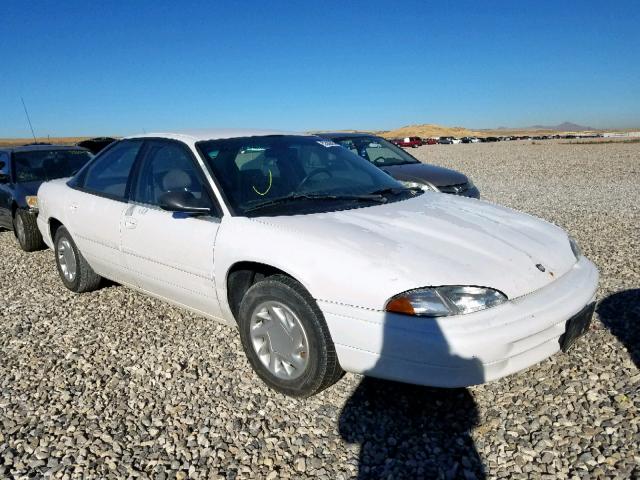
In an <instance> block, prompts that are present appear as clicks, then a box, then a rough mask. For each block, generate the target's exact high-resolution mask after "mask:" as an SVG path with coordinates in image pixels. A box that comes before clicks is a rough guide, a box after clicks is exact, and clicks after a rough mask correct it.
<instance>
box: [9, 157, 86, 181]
mask: <svg viewBox="0 0 640 480" xmlns="http://www.w3.org/2000/svg"><path fill="white" fill-rule="evenodd" d="M13 158H14V161H15V175H16V181H17V182H19V183H20V182H45V181H47V180H53V179H55V178H64V177H70V176H72V175H73V174H74V173H75V172H77V171H78V170H80V168H82V167H83V166H84V165H85V163H87V162H88V161H89V160H90V159H91V158H92V155H91V154H90V153H89V152H88V151H86V150H35V151H31V152H15V153H14V154H13Z"/></svg>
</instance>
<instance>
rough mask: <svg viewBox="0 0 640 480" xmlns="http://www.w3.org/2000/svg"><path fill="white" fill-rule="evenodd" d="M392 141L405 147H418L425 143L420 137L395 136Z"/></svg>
mask: <svg viewBox="0 0 640 480" xmlns="http://www.w3.org/2000/svg"><path fill="white" fill-rule="evenodd" d="M391 142H392V143H395V144H396V145H397V146H399V147H403V148H417V147H420V146H422V145H424V144H425V142H424V141H423V140H422V139H421V138H420V137H404V138H395V139H393V140H391Z"/></svg>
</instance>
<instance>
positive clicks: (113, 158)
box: [83, 140, 142, 199]
mask: <svg viewBox="0 0 640 480" xmlns="http://www.w3.org/2000/svg"><path fill="white" fill-rule="evenodd" d="M141 146H142V140H123V141H121V142H119V143H118V144H116V145H114V146H113V147H112V148H110V149H109V150H107V151H106V152H104V153H103V154H102V155H100V156H99V157H97V158H96V160H95V161H94V162H93V163H92V164H91V165H89V167H88V168H87V171H86V173H85V176H84V184H83V186H84V188H85V189H86V190H89V191H91V192H95V193H100V194H104V195H106V196H109V197H112V198H116V199H125V197H126V190H127V181H128V179H129V173H130V172H131V168H132V167H133V163H134V161H135V159H136V156H137V155H138V152H139V151H140V147H141Z"/></svg>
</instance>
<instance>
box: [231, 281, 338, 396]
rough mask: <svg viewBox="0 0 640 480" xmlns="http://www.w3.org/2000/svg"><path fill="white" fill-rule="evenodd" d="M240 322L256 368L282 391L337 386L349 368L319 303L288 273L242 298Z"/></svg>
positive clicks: (297, 392)
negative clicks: (341, 360) (340, 356)
mask: <svg viewBox="0 0 640 480" xmlns="http://www.w3.org/2000/svg"><path fill="white" fill-rule="evenodd" d="M267 312H271V315H270V314H269V313H267ZM276 312H279V313H278V315H276V314H275V313H276ZM283 312H284V314H283ZM263 318H264V320H262V319H263ZM238 327H239V330H240V338H241V340H242V346H243V348H244V351H245V353H246V355H247V358H248V360H249V363H250V364H251V366H252V367H253V369H254V371H255V372H256V373H257V374H258V376H259V377H260V378H261V379H262V380H263V381H264V382H265V383H266V384H267V385H268V386H269V387H271V388H272V389H274V390H276V391H278V392H280V393H283V394H285V395H289V396H293V397H309V396H311V395H315V394H316V393H318V392H320V391H322V390H324V389H325V388H327V387H329V386H330V385H333V384H334V383H335V382H336V381H338V380H339V379H340V377H341V376H342V375H343V373H344V372H343V371H342V368H341V367H340V364H339V363H338V357H337V355H336V350H335V346H334V344H333V341H332V340H331V335H330V334H329V329H328V328H327V324H326V322H325V320H324V317H323V316H322V312H321V311H320V309H319V308H318V305H317V304H316V302H315V300H314V299H313V297H311V295H310V294H309V292H307V291H306V289H305V288H304V287H303V286H302V285H301V284H300V283H298V282H296V281H295V280H293V279H292V278H290V277H287V276H286V275H273V276H271V277H267V278H265V279H264V280H261V281H259V282H257V283H255V284H254V285H252V286H251V288H249V290H247V292H246V294H245V295H244V297H243V298H242V302H241V303H240V311H239V313H238ZM262 332H265V333H262ZM261 335H262V336H261ZM292 352H293V353H292ZM272 357H273V358H275V360H274V361H273V367H272V366H271V363H272Z"/></svg>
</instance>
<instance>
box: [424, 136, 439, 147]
mask: <svg viewBox="0 0 640 480" xmlns="http://www.w3.org/2000/svg"><path fill="white" fill-rule="evenodd" d="M424 143H426V144H427V145H437V144H438V139H437V138H432V137H429V138H427V139H426V140H425V141H424Z"/></svg>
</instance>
